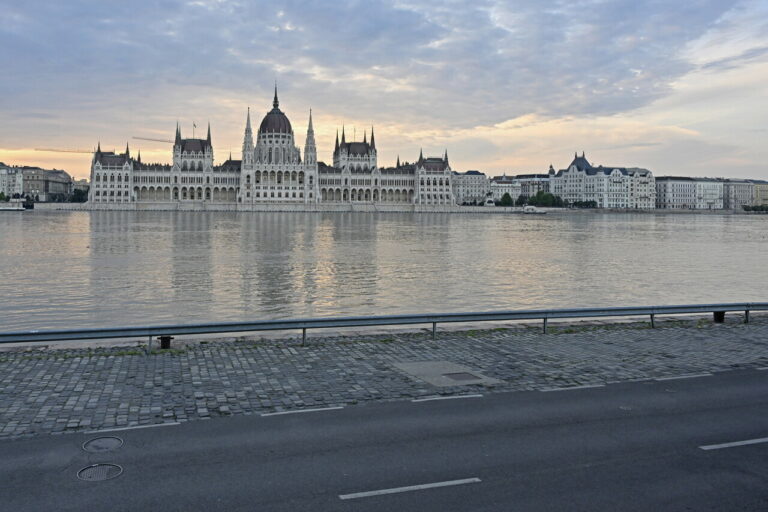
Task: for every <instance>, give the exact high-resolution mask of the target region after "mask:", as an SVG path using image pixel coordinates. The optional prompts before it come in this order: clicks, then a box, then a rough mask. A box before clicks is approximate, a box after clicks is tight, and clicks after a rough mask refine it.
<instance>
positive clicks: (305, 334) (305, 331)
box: [301, 327, 307, 347]
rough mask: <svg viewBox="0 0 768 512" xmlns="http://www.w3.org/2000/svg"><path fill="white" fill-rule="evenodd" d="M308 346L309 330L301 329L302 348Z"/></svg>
mask: <svg viewBox="0 0 768 512" xmlns="http://www.w3.org/2000/svg"><path fill="white" fill-rule="evenodd" d="M306 344H307V328H306V327H303V328H302V329H301V346H302V347H303V346H304V345H306Z"/></svg>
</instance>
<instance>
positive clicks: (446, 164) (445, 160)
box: [443, 148, 448, 167]
mask: <svg viewBox="0 0 768 512" xmlns="http://www.w3.org/2000/svg"><path fill="white" fill-rule="evenodd" d="M443 162H445V166H446V167H448V148H446V150H445V156H444V157H443Z"/></svg>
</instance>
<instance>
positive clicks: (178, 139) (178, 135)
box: [173, 121, 181, 146]
mask: <svg viewBox="0 0 768 512" xmlns="http://www.w3.org/2000/svg"><path fill="white" fill-rule="evenodd" d="M173 145H174V146H181V127H180V126H179V122H178V121H176V141H175V142H174V144H173Z"/></svg>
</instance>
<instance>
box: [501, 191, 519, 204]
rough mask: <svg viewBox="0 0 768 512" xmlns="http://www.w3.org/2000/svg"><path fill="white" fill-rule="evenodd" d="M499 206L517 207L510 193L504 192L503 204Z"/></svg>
mask: <svg viewBox="0 0 768 512" xmlns="http://www.w3.org/2000/svg"><path fill="white" fill-rule="evenodd" d="M499 204H500V205H501V206H515V202H514V201H513V200H512V196H510V195H509V192H504V195H503V196H501V202H500V203H499Z"/></svg>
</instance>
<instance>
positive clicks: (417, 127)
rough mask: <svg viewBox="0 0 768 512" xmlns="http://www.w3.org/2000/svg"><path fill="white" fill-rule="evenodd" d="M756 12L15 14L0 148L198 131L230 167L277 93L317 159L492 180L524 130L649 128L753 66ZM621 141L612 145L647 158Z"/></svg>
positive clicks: (750, 7) (350, 3) (657, 6)
mask: <svg viewBox="0 0 768 512" xmlns="http://www.w3.org/2000/svg"><path fill="white" fill-rule="evenodd" d="M764 11H765V4H764V2H763V3H761V2H759V1H758V2H737V1H735V0H734V1H731V0H700V1H695V2H667V1H660V0H655V1H654V0H652V1H648V2H637V1H636V0H616V1H612V2H603V1H597V0H594V1H593V0H578V1H566V0H550V1H539V0H519V1H515V2H509V1H504V0H474V1H469V0H445V1H439V2H436V1H434V0H399V1H396V2H385V1H381V0H370V1H362V0H340V1H336V2H327V1H321V0H314V1H313V0H309V1H299V0H287V1H282V2H271V1H256V2H252V1H245V0H232V1H228V0H197V1H181V0H163V1H143V2H138V1H137V2H117V1H104V2H86V1H84V0H72V1H68V2H56V1H39V0H37V1H30V2H24V3H17V4H13V5H11V4H9V5H6V6H5V7H4V16H3V20H2V22H0V45H2V47H3V48H4V51H3V52H0V66H2V68H3V69H4V70H5V73H4V80H2V81H0V108H2V111H3V113H4V114H5V115H6V116H7V117H8V118H11V119H14V120H15V122H14V123H13V127H11V126H9V125H7V124H6V125H5V126H0V140H2V141H3V144H4V145H6V146H7V147H18V148H23V147H34V146H40V145H54V144H61V145H65V146H78V145H90V144H92V142H94V141H95V140H98V139H101V140H111V141H113V142H112V143H113V144H117V143H118V142H120V141H124V140H126V139H129V138H130V137H131V136H134V135H143V134H154V135H161V134H163V135H164V136H168V135H172V130H173V127H174V126H175V122H176V120H177V119H178V120H181V121H182V123H183V126H188V125H189V124H191V121H192V120H197V122H198V125H200V124H201V122H204V121H207V120H210V121H211V123H212V126H213V133H214V139H215V141H214V144H215V145H216V144H217V141H221V142H218V144H220V145H221V146H223V149H227V148H228V147H233V148H234V149H235V152H237V149H238V147H239V141H240V138H241V136H242V125H243V121H244V111H245V107H246V106H248V105H250V106H251V107H252V111H253V115H254V117H257V118H258V117H259V116H260V115H262V114H263V113H264V111H265V110H267V109H268V108H270V106H271V105H270V103H271V96H272V95H271V88H272V84H273V81H274V80H275V79H276V80H277V81H278V83H279V87H280V92H281V100H282V101H281V107H283V108H284V110H285V111H286V112H287V113H288V114H289V116H291V119H292V121H293V124H294V127H295V128H296V130H297V133H299V134H300V127H303V125H304V123H305V122H306V112H307V111H308V109H309V107H313V108H314V109H315V112H316V114H317V115H316V119H315V127H316V129H317V130H318V134H319V137H318V138H319V140H318V142H319V143H320V144H321V145H322V144H325V147H323V146H321V147H320V151H321V153H322V152H323V151H329V150H330V144H332V137H333V133H334V130H335V127H336V125H339V124H341V123H342V122H346V123H347V125H352V124H357V125H359V126H360V127H362V126H368V125H370V124H375V125H376V126H377V132H378V131H379V130H380V133H381V135H382V137H381V138H380V139H379V140H380V141H381V142H380V146H382V148H383V149H382V151H383V153H385V154H384V156H385V157H386V158H388V159H389V158H390V157H391V160H394V157H395V156H396V153H397V152H400V153H409V152H413V151H414V150H416V151H417V150H418V147H419V146H420V145H426V146H429V145H430V144H434V145H435V146H436V147H437V148H441V147H443V145H444V144H445V143H446V142H451V143H453V144H454V145H455V146H456V148H457V149H456V152H455V154H456V155H461V157H462V159H464V158H466V160H465V161H466V162H467V165H468V166H471V167H476V166H479V164H481V163H482V164H489V165H490V164H491V163H493V162H495V164H494V165H495V166H497V167H498V166H501V165H503V163H504V162H511V161H515V159H516V158H519V157H518V156H517V155H515V156H510V153H509V152H510V151H517V150H519V149H520V145H519V144H517V143H516V142H515V141H514V137H515V136H516V133H518V132H520V131H524V130H527V129H529V128H530V127H531V126H535V125H537V124H541V123H544V124H546V123H547V122H548V121H549V120H569V121H570V120H573V121H574V123H572V124H570V125H576V124H578V122H579V121H578V120H581V122H582V123H583V122H585V121H584V120H588V119H604V118H610V117H612V116H621V115H624V114H627V113H631V112H638V111H643V110H644V109H648V108H651V107H652V106H653V105H656V104H657V103H658V102H659V101H662V100H664V99H665V98H668V97H672V96H675V95H676V94H677V93H678V92H679V89H678V88H677V84H679V83H680V82H681V81H684V78H685V77H686V76H688V75H690V74H691V73H693V72H697V71H700V70H702V69H710V70H715V69H717V70H721V71H727V70H734V69H741V68H743V67H744V66H749V65H753V64H754V63H755V62H756V61H761V59H763V58H764V57H765V56H766V55H765V48H768V46H766V39H768V38H766V23H768V22H766V21H764V20H768V16H762V15H761V14H762V13H764ZM678 101H679V102H680V103H684V102H685V101H686V98H685V97H682V96H678ZM321 122H324V123H328V124H330V126H323V125H321V124H320V123H321ZM674 124H675V123H674V122H669V121H668V120H665V121H664V122H663V125H664V126H671V125H674ZM379 127H380V128H379ZM459 134H461V135H459ZM499 134H504V137H506V138H505V139H502V138H500V137H499V136H498V135H499ZM301 135H303V134H301ZM377 135H378V133H377ZM387 135H391V137H390V139H389V140H387V141H386V142H385V138H384V137H385V136H387ZM459 137H463V138H462V139H461V140H460V139H459ZM75 138H76V139H77V140H72V139H75ZM300 139H301V137H300ZM630 139H631V140H628V141H621V140H617V141H616V142H614V143H612V144H614V146H615V147H616V148H617V149H618V148H620V147H621V146H622V145H627V147H630V146H632V145H637V144H642V143H644V142H643V141H642V140H635V139H634V138H632V137H630ZM646 142H652V141H646ZM473 143H474V144H477V145H478V146H477V147H478V148H480V149H479V150H476V152H477V153H478V156H477V157H472V144H473ZM486 143H487V144H491V145H485V144H486ZM121 144H122V142H121ZM395 144H402V146H395ZM645 149H646V150H647V149H650V147H646V148H645ZM569 151H570V150H569ZM449 152H451V148H450V147H449ZM505 152H506V153H505ZM451 154H454V153H453V152H452V153H451ZM505 154H506V155H507V157H506V158H505ZM326 159H327V158H326ZM494 159H495V160H494ZM545 163H546V162H545Z"/></svg>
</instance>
